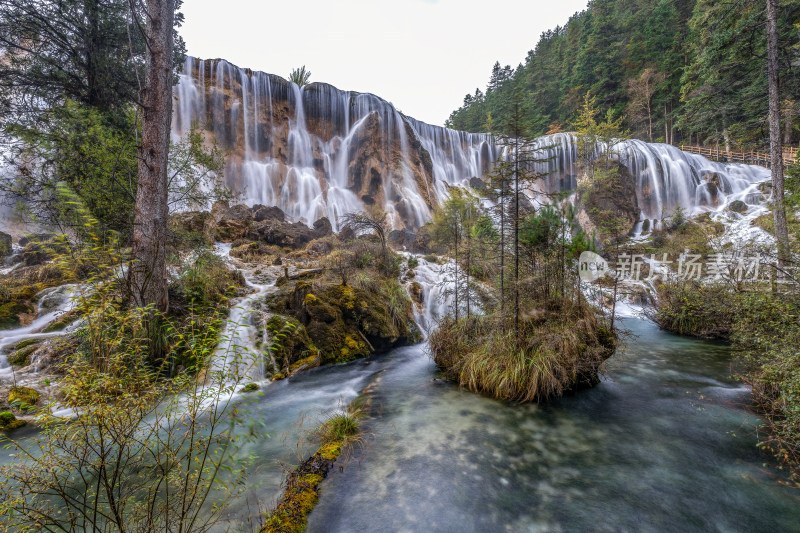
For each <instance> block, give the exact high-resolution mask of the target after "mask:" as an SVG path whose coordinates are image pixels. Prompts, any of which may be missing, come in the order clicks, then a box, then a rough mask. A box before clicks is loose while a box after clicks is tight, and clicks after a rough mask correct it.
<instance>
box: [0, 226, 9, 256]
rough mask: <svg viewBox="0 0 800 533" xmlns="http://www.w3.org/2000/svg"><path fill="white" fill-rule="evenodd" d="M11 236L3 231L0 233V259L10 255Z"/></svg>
mask: <svg viewBox="0 0 800 533" xmlns="http://www.w3.org/2000/svg"><path fill="white" fill-rule="evenodd" d="M11 251H12V247H11V235H9V234H8V233H6V232H4V231H0V257H6V256H8V255H11Z"/></svg>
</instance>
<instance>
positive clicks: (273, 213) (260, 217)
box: [252, 204, 286, 222]
mask: <svg viewBox="0 0 800 533" xmlns="http://www.w3.org/2000/svg"><path fill="white" fill-rule="evenodd" d="M252 212H253V220H255V221H256V222H263V221H265V220H277V221H278V222H286V213H284V212H283V211H282V210H281V208H280V207H278V206H275V205H273V206H269V207H268V206H265V205H261V204H256V205H254V206H253V207H252Z"/></svg>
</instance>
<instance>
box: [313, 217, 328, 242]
mask: <svg viewBox="0 0 800 533" xmlns="http://www.w3.org/2000/svg"><path fill="white" fill-rule="evenodd" d="M328 235H333V226H331V221H330V220H328V217H322V218H320V219H319V220H317V221H316V222H314V238H316V239H319V238H320V237H327V236H328Z"/></svg>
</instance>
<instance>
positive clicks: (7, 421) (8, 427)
mask: <svg viewBox="0 0 800 533" xmlns="http://www.w3.org/2000/svg"><path fill="white" fill-rule="evenodd" d="M25 424H27V422H25V421H24V420H19V419H17V417H16V416H14V413H11V412H9V411H4V412H2V413H0V431H12V430H15V429H17V428H21V427H22V426H24V425H25Z"/></svg>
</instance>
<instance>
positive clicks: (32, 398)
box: [8, 387, 41, 409]
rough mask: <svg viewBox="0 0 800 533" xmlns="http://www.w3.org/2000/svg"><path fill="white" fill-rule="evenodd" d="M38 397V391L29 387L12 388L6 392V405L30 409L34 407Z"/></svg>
mask: <svg viewBox="0 0 800 533" xmlns="http://www.w3.org/2000/svg"><path fill="white" fill-rule="evenodd" d="M40 396H41V395H40V394H39V392H38V391H36V390H34V389H32V388H30V387H12V388H11V390H9V391H8V403H9V405H13V406H18V407H19V408H20V409H30V408H31V407H32V406H34V405H36V402H38V401H39V397H40Z"/></svg>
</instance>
